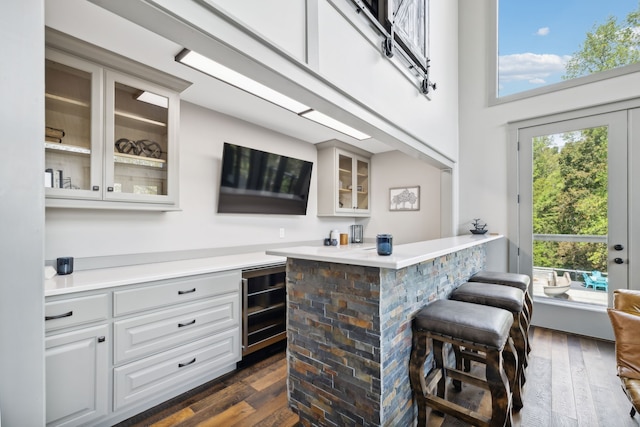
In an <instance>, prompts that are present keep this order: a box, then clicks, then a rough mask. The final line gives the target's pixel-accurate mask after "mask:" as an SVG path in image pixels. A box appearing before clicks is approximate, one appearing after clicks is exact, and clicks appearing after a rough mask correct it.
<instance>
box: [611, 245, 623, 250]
mask: <svg viewBox="0 0 640 427" xmlns="http://www.w3.org/2000/svg"><path fill="white" fill-rule="evenodd" d="M613 249H615V250H616V251H621V250H623V249H624V246H622V245H621V244H617V245H613Z"/></svg>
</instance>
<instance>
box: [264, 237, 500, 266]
mask: <svg viewBox="0 0 640 427" xmlns="http://www.w3.org/2000/svg"><path fill="white" fill-rule="evenodd" d="M503 237H504V236H503V235H500V234H497V235H492V234H491V235H486V234H484V235H473V234H467V235H462V236H455V237H445V238H443V239H435V240H427V241H424V242H415V243H407V244H404V245H393V254H391V255H389V256H381V255H378V253H377V252H376V245H375V243H371V244H358V245H346V246H295V247H290V248H278V249H269V250H267V251H266V253H267V254H268V255H276V256H282V257H287V258H297V259H307V260H312V261H323V262H334V263H338V264H350V265H362V266H365V267H379V268H390V269H394V270H398V269H401V268H404V267H408V266H410V265H414V264H418V263H420V262H423V261H427V260H430V259H433V258H436V257H439V256H442V255H446V254H450V253H453V252H457V251H459V250H462V249H466V248H470V247H472V246H476V245H480V244H483V243H487V242H491V241H494V240H498V239H502V238H503Z"/></svg>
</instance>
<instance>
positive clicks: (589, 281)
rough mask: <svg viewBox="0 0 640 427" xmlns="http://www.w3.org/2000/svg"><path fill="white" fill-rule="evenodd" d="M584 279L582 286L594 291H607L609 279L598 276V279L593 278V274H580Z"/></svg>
mask: <svg viewBox="0 0 640 427" xmlns="http://www.w3.org/2000/svg"><path fill="white" fill-rule="evenodd" d="M582 277H583V278H584V286H585V287H586V288H593V289H594V290H603V291H607V290H608V289H609V279H607V278H606V277H604V276H602V275H600V277H599V278H596V277H594V275H593V274H591V275H589V274H587V273H582Z"/></svg>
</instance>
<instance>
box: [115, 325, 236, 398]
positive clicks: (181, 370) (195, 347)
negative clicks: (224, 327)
mask: <svg viewBox="0 0 640 427" xmlns="http://www.w3.org/2000/svg"><path fill="white" fill-rule="evenodd" d="M239 360H240V328H234V329H233V330H229V331H225V332H222V333H220V334H217V335H214V336H212V337H209V338H205V339H202V340H199V341H196V342H193V343H190V344H187V345H184V346H181V347H178V348H174V349H172V350H169V351H166V352H163V353H159V354H156V355H154V356H150V357H147V358H145V359H141V360H138V361H137V362H132V363H129V364H127V365H124V366H121V367H118V368H115V369H114V370H113V393H114V397H113V407H114V410H119V409H120V408H123V407H125V406H128V405H131V404H134V403H137V402H140V401H144V400H148V399H150V398H152V397H154V396H156V395H158V394H162V393H164V392H166V391H167V390H170V389H172V388H174V387H177V386H179V385H181V384H183V383H187V382H189V381H193V380H195V379H197V378H203V380H204V381H206V380H208V379H211V378H213V377H214V376H215V372H216V371H217V370H221V369H223V368H225V367H228V366H229V365H232V364H234V363H235V362H238V361H239ZM204 381H203V382H204Z"/></svg>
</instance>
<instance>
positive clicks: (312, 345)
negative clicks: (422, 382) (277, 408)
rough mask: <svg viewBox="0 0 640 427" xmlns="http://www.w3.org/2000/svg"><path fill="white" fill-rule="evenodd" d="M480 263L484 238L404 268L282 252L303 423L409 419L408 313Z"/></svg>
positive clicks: (293, 393)
mask: <svg viewBox="0 0 640 427" xmlns="http://www.w3.org/2000/svg"><path fill="white" fill-rule="evenodd" d="M485 264H486V245H485V244H483V245H478V246H474V247H471V248H468V249H463V250H461V251H458V252H454V253H452V254H448V255H445V256H441V257H438V258H435V259H433V260H429V261H425V262H422V263H419V264H416V265H412V266H410V267H406V268H403V269H400V270H391V269H384V268H374V267H362V266H355V265H346V264H335V263H327V262H320V261H307V260H302V259H291V258H290V259H288V260H287V304H288V312H287V322H288V325H287V331H288V332H287V334H288V336H287V339H288V344H287V345H288V350H287V352H288V355H287V358H288V364H289V378H288V388H289V405H290V406H291V408H292V410H293V411H294V412H296V413H297V414H298V415H299V416H300V422H301V424H302V425H303V426H344V425H358V426H408V425H413V421H414V419H415V414H416V412H415V411H416V408H415V405H413V402H412V394H411V386H410V384H409V357H410V355H411V320H412V319H413V315H414V314H415V313H416V312H417V311H418V310H419V309H420V308H422V307H423V306H424V305H425V304H427V303H428V302H429V301H433V300H434V299H438V298H447V297H448V296H449V294H450V293H451V291H452V290H453V289H455V288H456V287H457V286H459V285H460V284H462V283H463V282H466V281H467V279H468V278H469V277H470V276H471V275H472V274H474V273H476V272H478V271H480V270H482V269H484V268H485ZM427 363H429V362H427Z"/></svg>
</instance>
